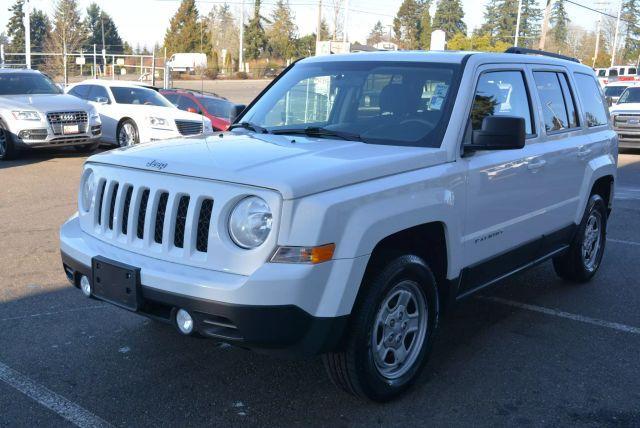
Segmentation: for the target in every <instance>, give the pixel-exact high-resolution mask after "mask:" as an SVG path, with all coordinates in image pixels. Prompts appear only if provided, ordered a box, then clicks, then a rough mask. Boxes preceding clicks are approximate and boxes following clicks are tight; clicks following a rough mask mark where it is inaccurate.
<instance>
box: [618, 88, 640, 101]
mask: <svg viewBox="0 0 640 428" xmlns="http://www.w3.org/2000/svg"><path fill="white" fill-rule="evenodd" d="M625 103H640V88H627V89H626V90H625V91H624V92H623V93H622V95H620V99H619V100H618V104H625Z"/></svg>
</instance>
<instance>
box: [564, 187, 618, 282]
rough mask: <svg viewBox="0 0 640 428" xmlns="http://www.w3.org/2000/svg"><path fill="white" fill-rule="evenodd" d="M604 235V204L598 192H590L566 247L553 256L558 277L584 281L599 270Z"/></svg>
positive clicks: (605, 233)
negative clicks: (582, 213) (572, 235)
mask: <svg viewBox="0 0 640 428" xmlns="http://www.w3.org/2000/svg"><path fill="white" fill-rule="evenodd" d="M606 236H607V207H606V205H605V203H604V200H603V199H602V197H601V196H600V195H597V194H594V195H591V197H590V198H589V201H588V202H587V208H586V209H585V212H584V215H583V217H582V221H581V222H580V226H578V230H577V232H576V236H575V237H574V239H573V241H572V242H571V245H570V246H569V249H568V250H567V252H566V253H564V254H563V255H562V256H559V257H555V258H554V259H553V267H554V269H555V271H556V273H557V274H558V276H559V277H561V278H563V279H565V280H567V281H571V282H587V281H589V280H590V279H591V278H592V277H593V276H594V275H595V274H596V272H597V271H598V268H599V267H600V262H601V261H602V256H603V255H604V247H605V242H606Z"/></svg>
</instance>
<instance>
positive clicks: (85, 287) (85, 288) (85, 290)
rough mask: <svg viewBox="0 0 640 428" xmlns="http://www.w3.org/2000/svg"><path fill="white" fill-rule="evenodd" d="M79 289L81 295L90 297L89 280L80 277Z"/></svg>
mask: <svg viewBox="0 0 640 428" xmlns="http://www.w3.org/2000/svg"><path fill="white" fill-rule="evenodd" d="M80 289H81V290H82V294H84V295H85V296H87V297H91V283H90V282H89V278H87V277H86V276H84V275H82V276H81V277H80Z"/></svg>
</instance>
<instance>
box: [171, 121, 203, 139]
mask: <svg viewBox="0 0 640 428" xmlns="http://www.w3.org/2000/svg"><path fill="white" fill-rule="evenodd" d="M176 127H177V128H178V132H180V134H181V135H197V134H202V122H201V121H195V120H176Z"/></svg>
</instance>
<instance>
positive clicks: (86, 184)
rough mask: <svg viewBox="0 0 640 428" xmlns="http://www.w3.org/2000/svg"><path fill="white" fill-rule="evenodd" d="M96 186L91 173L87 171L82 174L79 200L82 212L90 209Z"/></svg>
mask: <svg viewBox="0 0 640 428" xmlns="http://www.w3.org/2000/svg"><path fill="white" fill-rule="evenodd" d="M96 184H97V183H96V180H95V176H94V174H93V171H92V170H90V169H88V170H87V171H86V172H85V174H84V177H83V179H82V186H81V188H80V200H81V203H82V209H83V210H84V211H89V209H90V208H91V201H92V200H93V196H94V195H95V193H96V187H97V186H96Z"/></svg>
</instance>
